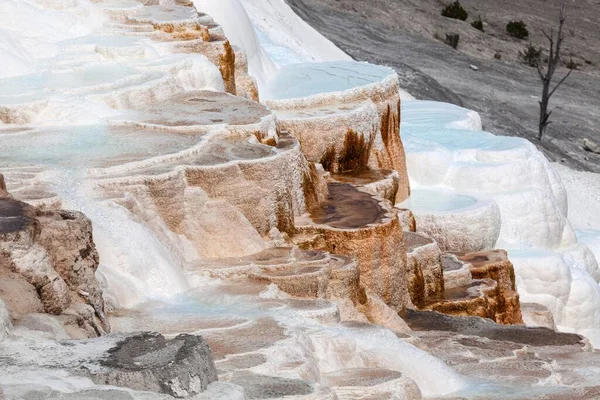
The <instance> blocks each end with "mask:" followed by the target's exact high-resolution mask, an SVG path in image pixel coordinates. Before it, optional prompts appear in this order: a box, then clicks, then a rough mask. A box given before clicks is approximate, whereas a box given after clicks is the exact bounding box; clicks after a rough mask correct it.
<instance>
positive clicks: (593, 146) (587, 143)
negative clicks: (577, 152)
mask: <svg viewBox="0 0 600 400" xmlns="http://www.w3.org/2000/svg"><path fill="white" fill-rule="evenodd" d="M583 149H584V150H585V151H589V152H592V153H595V154H600V146H599V145H598V144H597V143H594V142H592V141H591V140H589V139H588V138H584V139H583Z"/></svg>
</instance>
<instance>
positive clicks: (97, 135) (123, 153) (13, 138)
mask: <svg viewBox="0 0 600 400" xmlns="http://www.w3.org/2000/svg"><path fill="white" fill-rule="evenodd" d="M199 138H200V135H194V134H176V133H165V132H159V131H156V130H150V129H148V130H144V129H132V128H123V127H111V126H108V125H89V126H78V127H66V128H49V129H43V130H36V131H33V132H24V133H10V134H6V133H4V134H3V133H2V131H0V167H16V166H31V165H43V166H48V167H62V168H73V167H78V168H81V167H83V168H89V167H104V166H110V165H113V164H117V163H125V162H132V161H137V160H142V159H147V158H150V157H155V156H159V155H163V154H169V153H174V152H177V151H180V150H183V149H187V148H189V147H192V146H193V145H194V144H196V143H197V142H198V140H199Z"/></svg>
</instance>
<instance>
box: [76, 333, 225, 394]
mask: <svg viewBox="0 0 600 400" xmlns="http://www.w3.org/2000/svg"><path fill="white" fill-rule="evenodd" d="M99 364H100V365H99V367H100V368H99V370H98V371H96V370H95V368H91V367H87V368H86V371H85V372H84V373H85V374H86V375H88V376H89V377H90V378H91V379H92V380H93V381H94V382H96V383H98V384H106V385H114V386H124V387H127V388H130V389H134V390H142V391H151V392H156V393H164V394H168V395H170V396H173V397H177V398H185V397H190V396H194V395H196V394H198V393H201V392H202V391H204V390H205V389H206V388H207V386H208V385H209V384H210V383H211V382H214V381H216V380H217V370H216V368H215V364H214V361H213V356H212V352H211V350H210V348H209V347H208V345H207V344H206V342H205V341H204V339H203V338H202V337H201V336H194V335H187V334H181V335H179V336H177V337H175V338H174V339H172V340H167V339H165V337H164V336H162V335H159V334H157V333H147V332H146V333H141V334H138V335H135V336H131V337H127V338H125V339H123V340H122V341H120V342H118V343H117V345H116V346H115V347H113V348H112V349H110V350H109V351H108V356H107V357H106V358H105V359H103V360H101V361H100V362H99Z"/></svg>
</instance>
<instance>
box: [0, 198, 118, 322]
mask: <svg viewBox="0 0 600 400" xmlns="http://www.w3.org/2000/svg"><path fill="white" fill-rule="evenodd" d="M98 263H99V257H98V252H97V251H96V247H95V244H94V241H93V239H92V225H91V222H90V220H89V219H88V218H87V217H85V216H84V215H83V214H82V213H79V212H73V211H64V210H42V209H39V208H35V207H32V206H30V205H29V204H26V203H23V202H21V201H18V200H15V199H12V198H10V197H4V198H1V199H0V276H3V277H5V279H3V280H2V283H0V296H1V297H4V298H5V299H7V298H9V300H7V301H9V309H10V310H11V312H12V317H13V319H18V318H21V317H22V316H23V315H25V314H27V313H38V312H41V311H42V310H41V309H40V306H39V304H40V302H41V306H42V308H43V311H45V312H47V313H50V314H55V315H59V314H61V313H63V312H64V311H65V310H66V309H67V308H69V307H70V306H71V304H73V303H78V302H80V303H89V304H90V305H91V306H92V307H93V309H94V315H92V316H91V317H90V319H91V320H93V319H94V318H95V317H98V318H99V319H100V321H101V323H102V325H103V328H102V329H101V330H100V331H99V333H102V332H104V331H108V330H109V327H108V323H107V321H106V319H105V317H104V302H103V299H102V291H101V289H100V285H99V283H98V281H97V280H96V277H95V272H96V269H97V268H98ZM34 292H35V293H34Z"/></svg>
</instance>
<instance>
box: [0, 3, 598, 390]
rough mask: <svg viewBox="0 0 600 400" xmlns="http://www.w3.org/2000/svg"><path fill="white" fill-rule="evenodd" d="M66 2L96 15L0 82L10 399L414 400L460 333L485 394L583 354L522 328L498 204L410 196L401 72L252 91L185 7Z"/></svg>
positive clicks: (2, 298)
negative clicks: (501, 243) (486, 386)
mask: <svg viewBox="0 0 600 400" xmlns="http://www.w3.org/2000/svg"><path fill="white" fill-rule="evenodd" d="M49 3H51V5H52V6H53V7H54V8H53V10H54V11H56V9H59V10H62V9H67V10H69V9H70V8H69V7H71V6H69V5H68V4H66V2H60V1H58V2H53V1H50V2H49ZM73 4H75V5H73V6H72V7H75V10H74V11H73V10H71V11H73V12H74V13H75V14H77V13H79V14H81V13H84V14H85V13H86V12H87V13H95V14H94V15H96V14H97V16H98V17H97V18H96V19H94V20H95V21H100V22H98V24H97V26H94V28H93V29H92V30H91V31H90V32H88V33H87V34H85V35H78V36H76V37H67V38H62V39H60V40H57V42H56V43H54V45H55V46H56V48H57V51H56V52H55V54H50V55H46V56H44V57H43V59H40V60H38V62H39V66H38V68H37V70H36V71H32V72H31V74H29V75H22V76H16V77H6V78H3V79H2V80H0V120H1V121H2V122H3V124H1V125H0V151H1V153H0V170H1V171H2V174H3V175H0V278H1V281H0V354H2V355H6V357H0V387H2V389H3V391H4V395H5V396H7V397H8V398H25V399H28V398H39V397H40V396H42V395H43V394H44V393H46V394H49V395H50V396H55V397H56V396H62V395H63V394H64V395H65V396H66V395H68V396H74V397H69V398H82V399H83V398H90V397H94V396H99V398H105V396H108V397H110V398H143V399H154V398H156V399H166V398H173V397H175V398H185V397H193V398H202V399H210V398H231V399H233V398H251V399H261V398H293V399H332V400H333V399H358V398H361V399H366V398H373V399H421V398H423V397H428V398H430V397H434V396H444V395H447V394H449V393H454V392H460V391H462V393H468V391H469V390H470V389H469V387H470V386H469V384H468V383H467V382H468V378H473V377H475V378H479V377H480V376H481V370H479V369H477V368H472V365H471V364H470V361H469V360H465V357H463V356H462V355H461V354H463V353H464V348H465V347H469V348H473V349H474V350H472V353H470V354H477V357H480V359H481V360H484V361H485V363H486V364H490V366H489V368H488V367H486V368H484V369H483V370H485V371H490V376H491V377H492V378H491V379H492V382H493V385H491V386H490V388H491V389H490V390H491V391H492V392H493V393H501V392H502V390H501V389H498V388H499V387H501V386H502V385H503V384H504V383H505V382H504V381H503V380H504V378H505V376H506V375H507V374H508V375H510V374H509V373H507V372H506V370H509V369H512V368H513V365H515V368H514V370H515V371H532V372H531V373H530V374H529V375H526V376H524V377H519V376H514V377H513V375H514V374H513V375H510V376H511V377H513V378H511V379H514V383H515V385H516V386H517V387H518V388H519V390H526V388H527V386H528V385H531V384H533V383H541V382H542V380H543V379H547V378H548V376H549V375H552V374H555V375H560V374H563V375H565V374H566V373H565V370H566V369H567V368H568V367H569V365H570V363H572V362H573V359H572V358H571V357H581V359H582V360H584V361H585V363H589V364H593V362H595V360H596V358H595V353H591V352H588V350H590V348H591V347H590V345H589V343H588V342H587V341H586V340H585V339H584V338H583V337H581V336H578V335H575V334H563V333H557V332H554V331H552V330H549V329H545V328H527V327H525V326H524V325H523V319H524V318H523V315H522V313H521V308H520V303H519V295H518V293H517V291H516V278H515V271H514V267H513V265H512V263H511V261H510V258H509V257H508V256H507V253H506V252H505V251H503V250H498V249H495V245H496V242H497V241H498V238H499V236H500V226H501V225H500V218H501V216H500V211H499V210H498V206H497V205H496V203H494V202H486V201H482V200H476V199H474V198H470V197H468V196H462V197H460V196H458V195H448V196H450V197H452V196H454V197H452V198H451V199H450V200H448V201H447V202H446V203H450V204H452V207H450V208H449V209H441V207H442V205H441V203H443V202H442V201H440V196H442V195H440V193H435V192H427V191H423V190H421V191H417V192H416V194H415V192H413V196H412V197H411V188H410V185H409V173H408V171H407V159H406V154H405V148H404V145H403V141H402V135H401V132H400V120H401V118H402V116H401V100H400V88H399V85H398V78H397V75H396V73H395V72H394V71H393V70H391V69H389V68H386V67H381V66H376V65H372V64H368V63H360V62H355V61H334V62H326V63H310V64H306V63H300V64H295V65H290V66H287V67H284V68H281V69H279V70H278V71H277V72H276V73H275V75H274V76H273V77H272V79H270V81H269V83H268V85H267V86H266V87H265V88H264V90H262V91H260V92H259V89H258V86H257V83H256V82H255V81H254V79H253V78H252V77H251V76H250V74H249V73H248V61H247V59H246V55H245V54H244V53H243V52H242V51H241V50H240V49H239V48H237V47H235V46H233V45H232V44H231V43H229V41H228V39H227V37H226V36H225V34H224V32H223V30H222V28H221V27H220V26H219V25H218V24H217V23H216V22H215V21H213V19H212V18H211V17H210V16H208V15H206V14H204V13H202V12H201V11H202V10H197V9H196V8H195V7H194V5H193V3H191V2H189V1H186V0H169V1H167V0H143V1H142V0H139V1H133V0H106V1H103V0H96V1H93V2H92V3H87V2H86V3H85V4H87V6H89V7H90V8H84V9H79V8H78V7H79V6H80V4H79V3H78V2H74V3H73ZM87 6H86V7H87ZM259 100H260V102H259ZM25 142H26V143H28V144H27V146H24V145H23V143H25ZM5 182H6V183H5ZM9 193H10V194H9ZM436 200H437V202H436ZM442 200H443V198H442ZM69 209H76V210H79V211H65V210H69ZM532 307H533V308H531V309H532V310H533V309H536V310H538V311H539V309H537V308H535V307H537V306H532ZM543 311H544V310H541V311H539V312H543ZM440 313H443V314H447V315H442V314H440ZM536 315H537V314H536ZM526 319H527V320H528V321H530V320H540V319H541V318H537V319H536V317H535V316H533V315H530V314H527V315H526ZM431 321H434V323H432V322H431ZM435 321H437V322H435ZM440 321H441V322H440ZM465 325H467V326H466V327H465ZM110 332H112V333H110ZM139 332H143V333H139ZM482 332H483V333H482ZM109 333H110V334H109ZM536 334H539V336H540V337H539V338H538V339H537V340H536V339H535V338H533V336H535V335H536ZM459 336H460V337H459ZM515 337H516V338H517V339H518V340H517V339H515ZM515 340H517V341H516V342H514V341H515ZM491 341H497V342H499V343H500V344H499V345H498V348H495V346H496V345H495V344H490V342H491ZM442 342H444V343H447V344H448V346H447V347H443V346H441V345H440V344H439V343H442ZM494 343H495V342H494ZM515 343H517V344H515ZM490 346H492V347H494V349H490ZM34 352H37V353H39V356H38V355H33V353H34ZM428 353H433V354H435V357H433V356H431V355H430V354H428ZM479 353H481V354H479ZM571 353H572V354H571ZM540 354H542V355H540ZM556 354H558V355H556ZM545 355H548V357H549V358H550V359H551V361H548V359H546V358H544V357H545ZM555 355H556V357H554V358H555V359H556V360H555V359H553V358H552V357H553V356H555ZM436 357H437V358H436ZM461 357H462V358H461ZM531 359H535V362H533V361H531ZM498 360H499V361H498ZM521 361H522V362H521ZM530 361H531V362H530ZM457 371H458V372H457ZM561 376H562V375H561ZM564 379H570V380H571V382H575V383H573V385H572V386H574V387H575V389H577V390H579V389H580V388H581V387H582V386H586V387H588V386H589V387H591V389H590V390H597V388H594V387H592V386H593V385H590V384H589V383H590V381H591V379H590V378H589V376H588V375H585V373H583V372H581V373H579V372H573V373H572V374H570V375H568V376H567V377H565V378H564ZM558 381H560V379H558V378H557V382H558ZM596 384H597V382H596ZM107 385H108V386H107ZM494 385H496V386H494ZM552 385H554V386H560V385H559V384H558V383H556V384H554V383H552V384H551V385H550V386H552ZM596 386H597V385H596ZM65 388H66V389H65ZM575 389H574V391H573V393H574V395H573V396H574V397H572V398H574V399H575V398H585V397H576V395H579V394H580V392H577V390H575ZM553 390H554V389H553ZM560 390H562V389H560ZM560 390H558V389H556V390H555V392H560ZM582 390H583V389H582ZM0 393H1V392H0ZM65 393H66V394H65ZM553 393H554V392H553ZM569 393H570V392H569ZM584 394H585V393H584ZM194 396H196V397H194ZM198 396H199V397H198ZM244 396H246V397H244Z"/></svg>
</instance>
